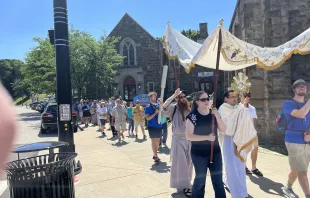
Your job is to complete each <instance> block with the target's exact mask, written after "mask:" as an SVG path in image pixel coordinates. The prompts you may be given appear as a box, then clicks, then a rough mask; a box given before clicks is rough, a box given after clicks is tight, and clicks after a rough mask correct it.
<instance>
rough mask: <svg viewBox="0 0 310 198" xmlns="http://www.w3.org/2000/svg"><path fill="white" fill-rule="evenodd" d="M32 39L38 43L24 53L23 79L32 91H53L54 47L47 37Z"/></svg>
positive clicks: (54, 72) (54, 77)
mask: <svg viewBox="0 0 310 198" xmlns="http://www.w3.org/2000/svg"><path fill="white" fill-rule="evenodd" d="M33 41H34V42H36V43H37V44H38V45H37V46H36V47H34V48H33V49H32V50H31V51H30V52H29V53H27V55H26V58H25V60H26V65H25V66H24V67H23V68H22V75H23V81H24V83H25V84H27V85H29V86H30V91H31V92H33V93H46V94H51V93H55V87H56V69H55V68H56V67H55V58H54V47H53V46H52V45H51V44H50V41H49V39H48V38H47V37H46V38H44V39H42V38H34V39H33Z"/></svg>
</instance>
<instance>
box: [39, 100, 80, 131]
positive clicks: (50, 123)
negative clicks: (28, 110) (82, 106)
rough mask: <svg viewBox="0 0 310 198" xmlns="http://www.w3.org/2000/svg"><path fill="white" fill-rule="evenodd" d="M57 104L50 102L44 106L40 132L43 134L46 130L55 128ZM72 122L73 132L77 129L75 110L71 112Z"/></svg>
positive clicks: (56, 127) (56, 126)
mask: <svg viewBox="0 0 310 198" xmlns="http://www.w3.org/2000/svg"><path fill="white" fill-rule="evenodd" d="M57 109H58V108H57V104H56V103H50V104H48V105H47V107H46V108H45V110H44V112H43V113H42V115H41V133H42V134H44V133H46V132H48V131H52V130H57V129H58V125H57ZM72 123H73V129H74V132H77V130H78V123H77V112H73V113H72Z"/></svg>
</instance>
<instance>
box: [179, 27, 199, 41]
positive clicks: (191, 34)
mask: <svg viewBox="0 0 310 198" xmlns="http://www.w3.org/2000/svg"><path fill="white" fill-rule="evenodd" d="M181 33H182V34H183V35H184V36H186V37H187V38H189V39H191V40H193V41H196V42H197V39H198V38H199V34H200V33H199V30H191V29H189V30H182V31H181Z"/></svg>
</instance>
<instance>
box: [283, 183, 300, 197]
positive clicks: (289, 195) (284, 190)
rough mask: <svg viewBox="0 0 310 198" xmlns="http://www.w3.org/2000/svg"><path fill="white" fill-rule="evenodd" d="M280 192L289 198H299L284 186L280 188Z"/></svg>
mask: <svg viewBox="0 0 310 198" xmlns="http://www.w3.org/2000/svg"><path fill="white" fill-rule="evenodd" d="M282 192H283V193H284V194H285V195H286V196H288V197H289V198H299V196H298V195H296V194H295V192H294V191H293V189H291V188H287V187H286V186H285V187H282Z"/></svg>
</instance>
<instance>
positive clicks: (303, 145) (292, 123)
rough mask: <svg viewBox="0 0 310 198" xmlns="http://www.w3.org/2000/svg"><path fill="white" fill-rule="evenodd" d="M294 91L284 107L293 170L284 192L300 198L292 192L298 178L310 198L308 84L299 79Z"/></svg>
mask: <svg viewBox="0 0 310 198" xmlns="http://www.w3.org/2000/svg"><path fill="white" fill-rule="evenodd" d="M292 89H293V91H294V97H293V99H291V100H287V101H285V102H284V103H283V106H282V110H283V113H284V115H285V119H286V121H287V123H288V125H287V130H286V132H285V146H286V148H287V151H288V159H289V164H290V168H291V171H290V173H289V175H288V181H287V185H286V186H285V187H283V188H282V190H283V193H284V194H285V195H286V196H288V197H290V198H296V197H298V195H296V194H295V193H294V191H293V190H292V186H293V184H294V183H295V181H296V179H297V178H298V181H299V184H300V186H301V188H302V190H303V192H304V194H305V196H306V198H310V189H309V181H308V176H307V172H308V166H309V161H310V144H309V143H310V135H309V133H307V131H308V129H309V121H310V113H309V111H310V100H308V101H305V95H306V93H307V90H308V84H307V83H306V82H305V81H304V80H302V79H299V80H296V81H295V82H294V83H293V86H292Z"/></svg>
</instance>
